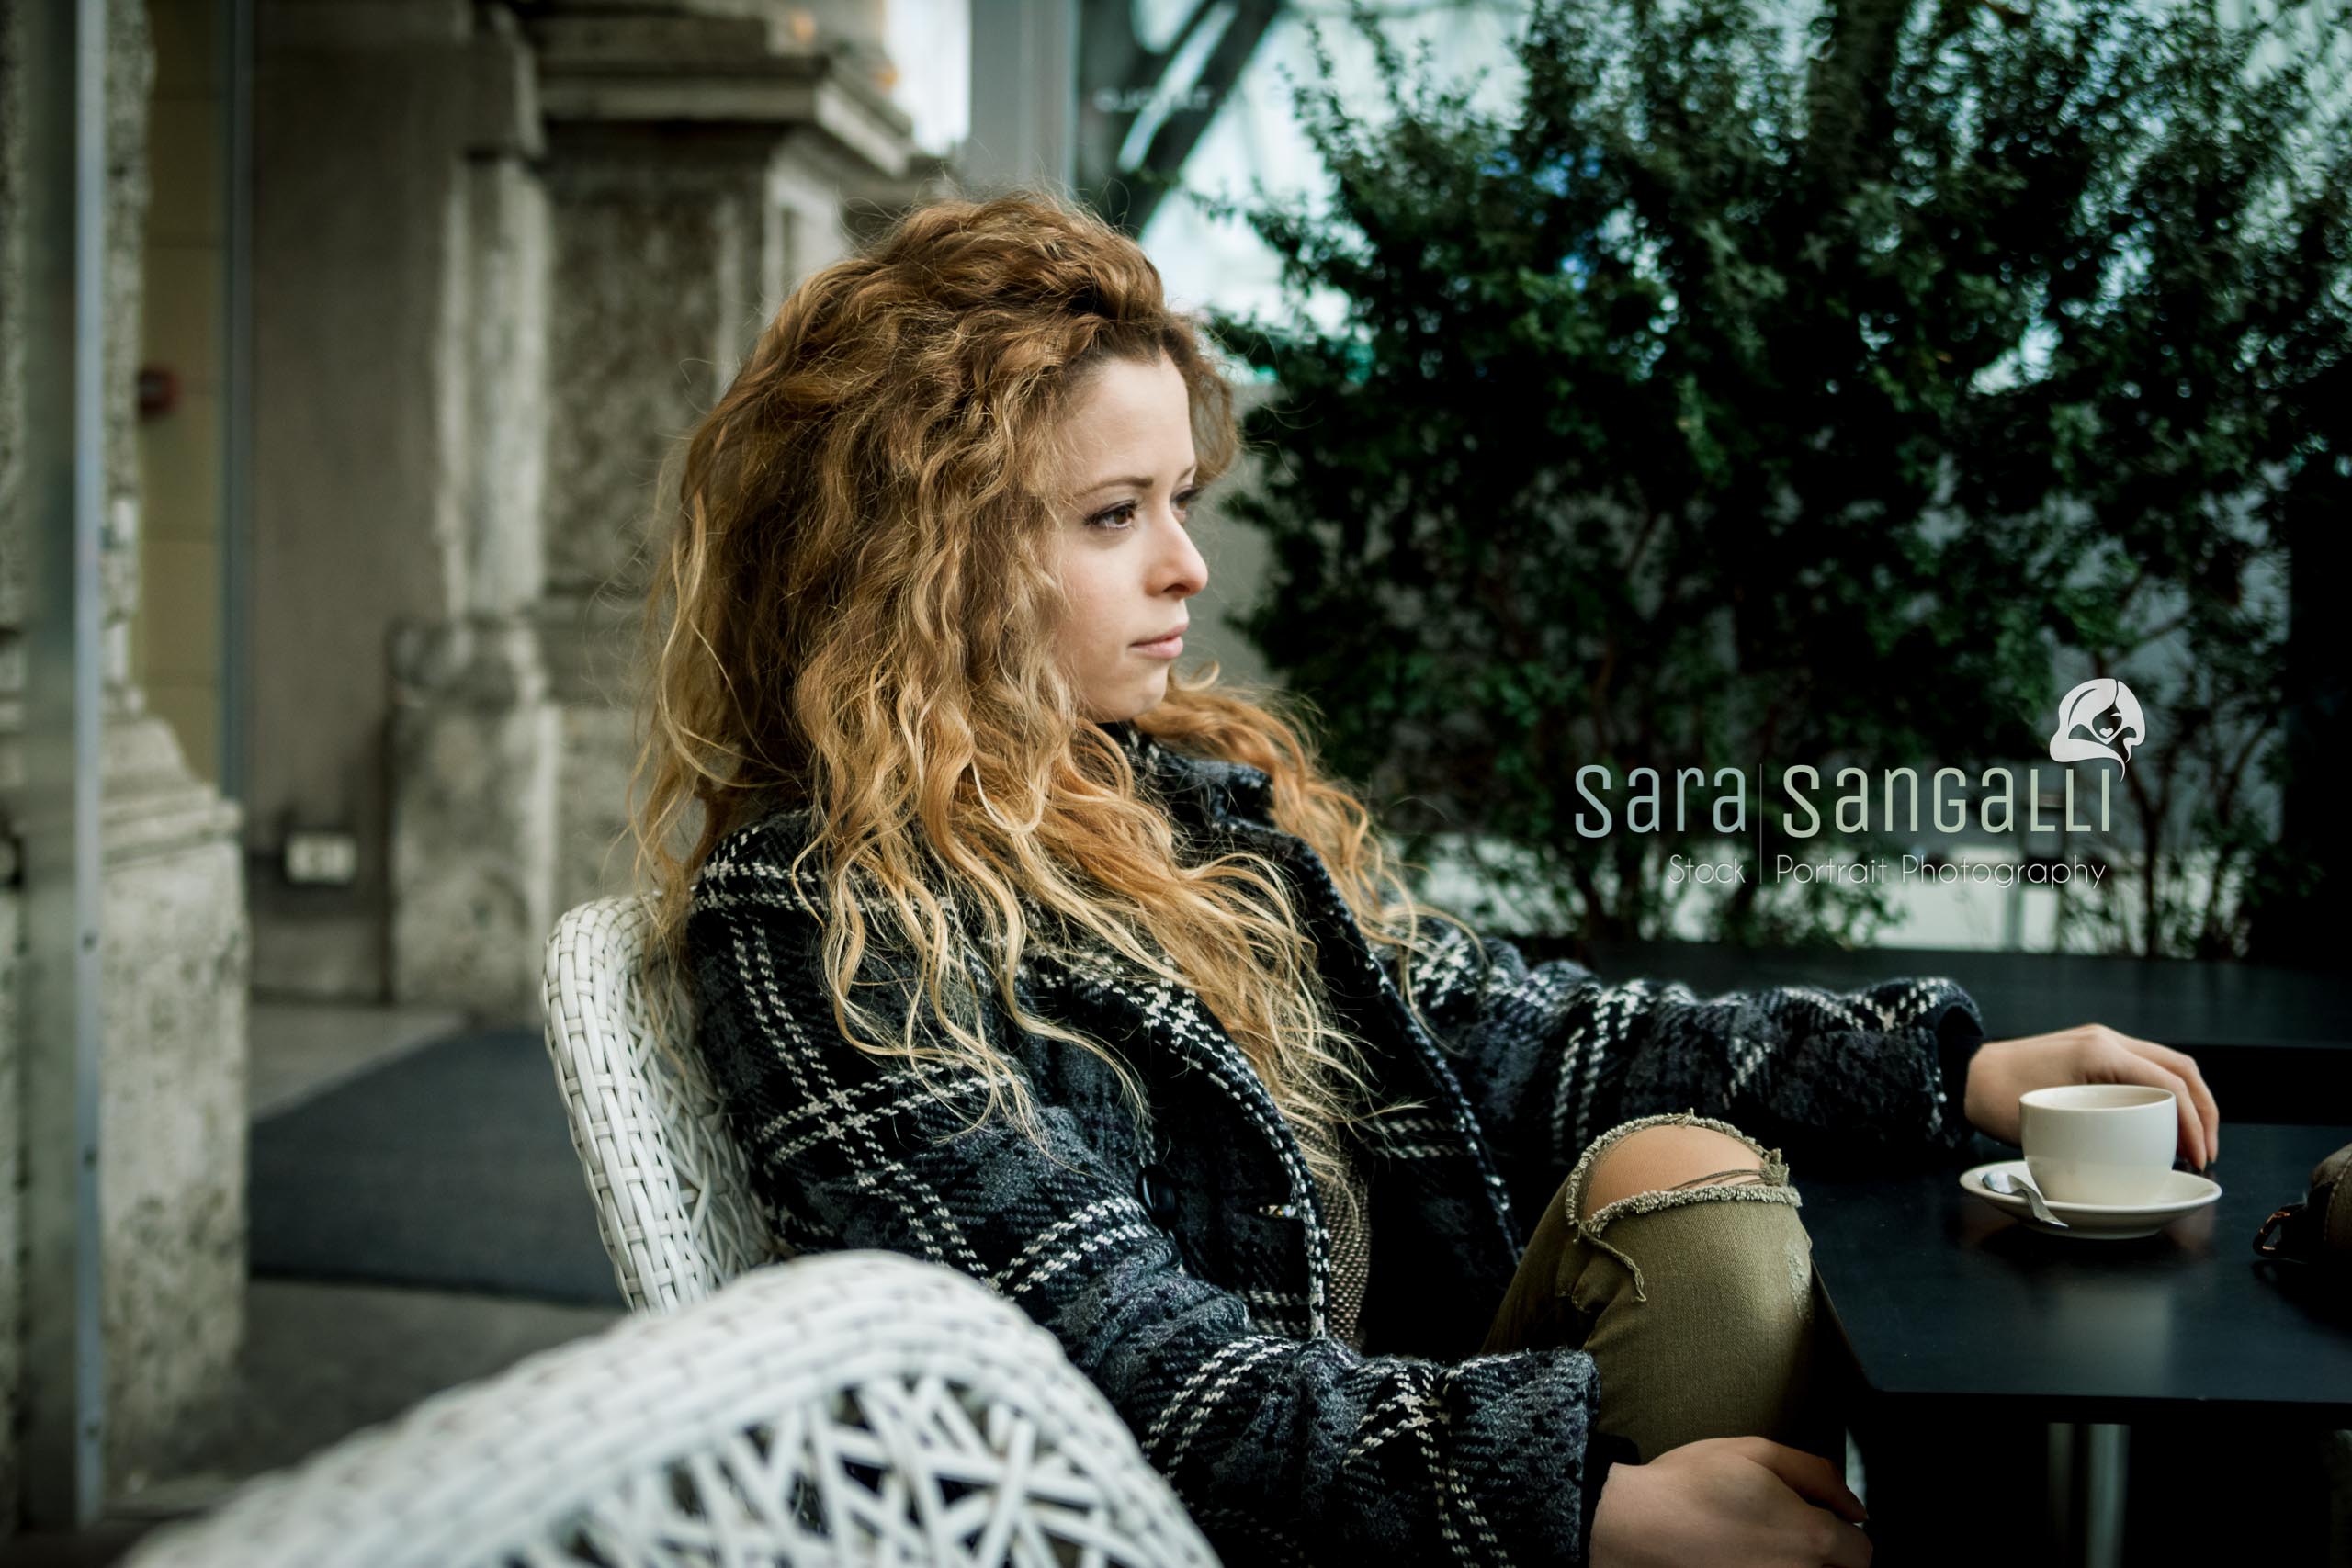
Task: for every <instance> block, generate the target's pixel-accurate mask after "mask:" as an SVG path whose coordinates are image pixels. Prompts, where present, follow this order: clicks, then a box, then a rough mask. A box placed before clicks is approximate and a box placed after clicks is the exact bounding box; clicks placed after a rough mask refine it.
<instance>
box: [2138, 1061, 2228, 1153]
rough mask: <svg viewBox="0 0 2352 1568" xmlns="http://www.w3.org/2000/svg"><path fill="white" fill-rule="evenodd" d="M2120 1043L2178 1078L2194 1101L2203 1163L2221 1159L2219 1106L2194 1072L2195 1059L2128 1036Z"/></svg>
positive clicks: (2220, 1108)
mask: <svg viewBox="0 0 2352 1568" xmlns="http://www.w3.org/2000/svg"><path fill="white" fill-rule="evenodd" d="M2123 1043H2125V1044H2126V1045H2129V1046H2131V1048H2132V1049H2133V1050H2135V1051H2139V1052H2142V1053H2143V1054H2145V1055H2151V1056H2154V1058H2155V1059H2156V1060H2157V1061H2159V1062H2162V1063H2163V1064H2164V1065H2165V1066H2167V1067H2170V1068H2171V1069H2172V1070H2173V1071H2174V1072H2175V1073H2177V1075H2179V1077H2180V1079H2181V1081H2182V1082H2183V1083H2186V1084H2187V1085H2188V1092H2189V1094H2190V1096H2191V1097H2193V1098H2194V1100H2196V1104H2197V1119H2198V1120H2199V1122H2203V1123H2204V1126H2205V1163H2206V1164H2207V1165H2211V1164H2212V1163H2213V1162H2214V1161H2215V1160H2217V1159H2219V1158H2221V1157H2222V1107H2221V1102H2220V1101H2218V1100H2215V1099H2214V1098H2213V1091H2212V1090H2211V1089H2209V1088H2207V1087H2206V1084H2205V1075H2204V1074H2203V1073H2201V1072H2199V1070H2198V1068H2197V1058H2196V1057H2194V1056H2192V1055H2189V1054H2188V1052H2186V1051H2176V1050H2174V1049H2173V1048H2172V1047H2171V1046H2169V1045H2159V1044H2156V1043H2154V1041H2149V1040H2134V1039H2131V1037H2130V1036H2128V1035H2127V1036H2125V1037H2124V1042H2123Z"/></svg>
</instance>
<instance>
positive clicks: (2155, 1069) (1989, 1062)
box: [1964, 1023, 2222, 1170]
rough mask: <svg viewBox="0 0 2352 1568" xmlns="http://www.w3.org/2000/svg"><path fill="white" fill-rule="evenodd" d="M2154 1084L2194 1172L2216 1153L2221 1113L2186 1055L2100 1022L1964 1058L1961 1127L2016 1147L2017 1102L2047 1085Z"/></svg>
mask: <svg viewBox="0 0 2352 1568" xmlns="http://www.w3.org/2000/svg"><path fill="white" fill-rule="evenodd" d="M2070 1083H2137V1084H2154V1086H2155V1087H2156V1088H2158V1089H2170V1090H2172V1092H2173V1099H2174V1101H2175V1103H2176V1107H2177V1110H2178V1111H2179V1112H2180V1153H2181V1155H2182V1156H2183V1157H2185V1158H2186V1159H2187V1160H2188V1163H2189V1164H2190V1165H2192V1166H2194V1167H2196V1168H2198V1169H2199V1170H2202V1169H2204V1168H2206V1167H2207V1166H2208V1165H2211V1163H2212V1162H2213V1156H2216V1155H2218V1154H2220V1153H2221V1152H2222V1110H2221V1107H2220V1106H2218V1105H2216V1104H2214V1102H2213V1091H2212V1090H2211V1089H2207V1088H2206V1087H2205V1076H2204V1075H2203V1074H2202V1073H2199V1071H2198V1070H2197V1063H2196V1062H2195V1061H2194V1060H2193V1059H2191V1058H2190V1057H2189V1055H2188V1053H2186V1052H2182V1051H2176V1050H2174V1049H2173V1048H2172V1047H2171V1046H2169V1045H2158V1044H2155V1043H2153V1042H2150V1041H2146V1040H2134V1039H2132V1038H2131V1036H2130V1035H2128V1034H2118V1033H2117V1032H2115V1031H2113V1030H2112V1029H2109V1028H2108V1027H2107V1025H2105V1024H2103V1023H2086V1024H2083V1025H2080V1026H2079V1027H2077V1028H2074V1029H2062V1030H2060V1031H2059V1032H2057V1033H2055V1034H2033V1035H2029V1036H2027V1037H2026V1038H2025V1039H2022V1040H1990V1041H1986V1042H1985V1043H1984V1044H1982V1045H1979V1046H1978V1047H1977V1048H1976V1054H1975V1055H1973V1056H1972V1057H1970V1058H1969V1062H1968V1082H1967V1086H1966V1100H1965V1102H1964V1108H1965V1111H1966V1114H1967V1117H1968V1122H1969V1125H1970V1126H1972V1127H1974V1128H1975V1129H1976V1130H1977V1131H1978V1132H1980V1133H1984V1134H1987V1135H1989V1136H1991V1137H1996V1138H1998V1139H2000V1140H2001V1142H2003V1143H2005V1144H2014V1143H2016V1142H2018V1096H2019V1095H2021V1094H2023V1093H2025V1092H2026V1091H2027V1090H2028V1089H2048V1088H2050V1087H2051V1086H2052V1085H2054V1084H2070Z"/></svg>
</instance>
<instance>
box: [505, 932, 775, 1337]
mask: <svg viewBox="0 0 2352 1568" xmlns="http://www.w3.org/2000/svg"><path fill="white" fill-rule="evenodd" d="M652 915H653V903H652V900H651V898H650V897H647V896H644V895H641V894H640V895H629V896H626V897H617V898H599V899H596V900H594V902H592V903H587V904H582V905H581V906H580V907H579V908H576V909H573V910H571V912H569V913H568V914H566V915H565V916H564V917H563V919H560V920H559V921H558V922H557V923H556V928H555V934H554V935H553V936H551V937H549V938H548V953H547V1043H548V1055H549V1056H551V1057H552V1058H554V1061H555V1076H556V1081H557V1084H558V1085H559V1086H560V1089H562V1092H563V1106H564V1111H565V1113H566V1114H567V1116H569V1118H570V1119H571V1146H572V1147H573V1148H574V1149H575V1150H577V1151H578V1152H579V1155H580V1164H581V1167H582V1169H583V1170H584V1171H585V1172H586V1174H587V1178H588V1190H589V1192H590V1193H591V1194H592V1195H593V1196H594V1199H595V1201H596V1226H597V1229H598V1230H599V1232H601V1233H602V1235H603V1236H604V1238H605V1252H606V1253H607V1254H608V1255H609V1256H610V1257H611V1258H612V1260H613V1271H614V1273H615V1274H616V1275H617V1276H618V1277H619V1279H620V1285H621V1293H622V1294H623V1295H624V1296H625V1297H626V1298H627V1299H628V1304H629V1309H630V1310H631V1311H632V1312H644V1311H648V1310H650V1311H654V1312H669V1311H672V1310H673V1309H675V1308H677V1307H680V1306H683V1305H684V1304H686V1303H690V1302H698V1301H701V1300H703V1299H704V1298H705V1297H707V1296H708V1295H710V1294H711V1293H712V1292H715V1291H717V1290H718V1288H719V1287H720V1286H722V1285H724V1284H726V1283H727V1281H729V1280H732V1279H734V1278H735V1277H736V1276H738V1275H740V1274H742V1273H745V1272H746V1271H748V1270H750V1269H756V1268H758V1267H759V1266H760V1265H761V1264H763V1263H767V1262H770V1261H772V1260H775V1259H776V1258H787V1257H789V1256H791V1254H790V1252H789V1251H788V1250H787V1249H786V1248H784V1247H779V1246H778V1245H777V1244H776V1243H775V1238H774V1236H773V1235H772V1234H771V1231H770V1228H769V1226H768V1224H767V1222H766V1220H765V1218H764V1217H763V1215H762V1213H761V1212H760V1206H759V1202H758V1201H757V1200H756V1199H755V1198H754V1197H753V1196H752V1188H751V1182H750V1173H749V1168H748V1167H747V1166H746V1164H745V1162H744V1157H743V1152H742V1149H741V1145H738V1144H737V1143H736V1142H735V1140H734V1138H733V1137H732V1135H731V1134H729V1131H728V1127H727V1122H726V1117H725V1113H724V1111H723V1110H722V1108H721V1105H720V1102H719V1099H718V1092H717V1091H716V1090H715V1089H713V1088H712V1087H711V1083H710V1080H709V1078H708V1077H707V1076H706V1075H705V1073H704V1072H703V1070H702V1066H701V1061H700V1058H699V1057H697V1056H696V1055H695V1053H694V1051H693V1049H692V1043H693V1042H692V1033H691V1031H692V1024H691V1021H690V1018H689V1013H690V1009H689V1008H688V1006H687V1004H686V999H685V998H684V997H682V996H680V995H678V994H676V992H675V990H674V988H673V987H668V986H654V985H650V984H648V983H647V980H646V977H645V976H644V974H643V959H644V954H645V948H646V942H647V940H648V938H649V936H650V932H651V930H652ZM657 1030H658V1031H660V1032H661V1034H660V1037H661V1038H667V1039H669V1040H670V1041H672V1042H673V1043H675V1046H676V1051H677V1055H679V1056H680V1057H681V1058H682V1059H683V1060H682V1062H680V1063H677V1064H673V1062H672V1061H671V1059H670V1057H669V1056H668V1055H664V1054H663V1053H662V1050H661V1049H660V1048H659V1046H658V1045H657V1043H656V1041H657V1033H656V1032H657Z"/></svg>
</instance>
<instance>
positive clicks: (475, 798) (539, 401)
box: [387, 10, 560, 1016]
mask: <svg viewBox="0 0 2352 1568" xmlns="http://www.w3.org/2000/svg"><path fill="white" fill-rule="evenodd" d="M483 15H484V16H485V17H492V18H495V19H496V21H497V22H499V23H501V24H503V25H501V26H496V27H493V28H491V29H490V30H488V31H486V32H484V33H481V34H479V35H477V36H476V37H475V39H473V40H472V46H471V51H470V54H469V60H470V62H471V66H470V69H469V79H470V80H471V81H472V82H473V83H474V91H473V93H472V94H470V95H469V97H470V99H471V101H472V102H473V104H474V105H475V112H474V114H473V116H472V118H471V121H470V124H469V133H468V135H467V136H466V138H465V140H464V141H462V142H461V144H460V145H459V146H458V148H457V149H456V150H455V151H456V152H458V154H459V162H458V164H457V166H456V175H455V178H454V179H453V181H452V183H451V184H450V186H449V187H448V191H447V210H446V220H445V230H446V234H445V244H444V249H443V254H444V255H445V257H446V262H445V267H446V271H445V276H444V278H443V288H442V290H441V313H440V332H439V343H438V344H437V345H436V352H435V355H434V358H435V364H436V367H437V374H436V377H435V384H434V386H433V389H432V392H433V396H434V397H435V400H436V402H437V407H438V416H439V417H438V418H437V420H436V421H435V423H436V425H437V427H438V428H439V429H440V431H441V432H442V433H443V435H442V441H441V443H440V467H439V479H438V482H437V483H436V484H435V487H434V493H433V544H434V549H435V558H436V560H437V563H438V570H439V577H440V582H441V587H440V597H441V600H442V603H443V604H444V605H445V606H446V614H444V615H440V616H437V617H434V618H430V619H412V620H404V621H401V622H398V623H396V624H395V625H394V627H393V630H392V637H391V644H390V660H391V682H392V691H391V716H390V730H389V737H388V741H387V745H388V750H389V757H390V773H391V777H390V796H391V812H390V856H389V859H390V891H391V906H390V908H391V964H392V974H391V988H392V994H393V996H394V997H395V998H402V999H405V998H431V999H433V1000H435V1001H445V1002H457V1003H460V1004H463V1005H466V1006H469V1007H473V1008H476V1009H478V1010H482V1011H485V1012H489V1013H494V1014H502V1015H516V1014H518V1013H519V1014H521V1015H524V1016H527V1015H528V1011H529V1010H528V1008H527V1006H526V1000H527V998H526V995H525V994H524V993H523V992H521V991H519V990H518V987H519V986H520V985H521V984H522V982H524V981H525V980H526V979H527V978H528V976H527V974H526V971H525V970H524V968H523V967H522V964H523V961H524V959H525V958H526V956H527V957H529V958H531V959H532V960H533V961H536V955H537V952H538V949H539V945H540V944H541V943H542V942H545V941H546V939H547V933H548V928H549V927H550V926H551V925H552V924H553V923H554V919H555V908H554V894H553V888H554V864H555V862H554V843H555V838H554V830H555V819H556V795H555V788H556V758H557V753H558V750H559V734H560V730H559V718H560V716H559V715H558V713H557V711H556V708H555V705H554V703H553V701H552V700H551V697H550V694H549V691H548V673H547V669H546V664H545V660H544V659H543V658H542V655H541V651H540V638H539V633H538V625H537V618H536V616H535V615H534V613H533V606H534V605H535V604H537V600H538V599H539V597H540V595H541V593H542V592H543V590H544V587H545V583H546V556H545V548H544V545H543V538H542V525H541V519H542V517H543V516H544V514H545V508H546V504H547V466H546V459H547V455H548V447H547V419H548V333H547V329H548V261H549V228H548V203H547V197H546V192H545V189H544V187H543V186H542V184H541V181H540V177H539V173H538V170H537V159H538V158H539V156H540V155H541V153H542V152H544V143H543V141H542V140H541V136H540V128H539V118H538V104H537V82H536V77H535V73H534V70H533V65H532V61H531V58H530V51H529V48H528V46H527V44H526V43H525V41H524V40H523V39H522V38H521V37H520V35H519V32H518V31H517V30H516V29H515V28H514V27H513V25H512V17H511V16H510V15H509V14H508V13H506V12H504V11H503V10H486V11H485V12H484V13H483Z"/></svg>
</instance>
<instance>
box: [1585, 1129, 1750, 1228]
mask: <svg viewBox="0 0 2352 1568" xmlns="http://www.w3.org/2000/svg"><path fill="white" fill-rule="evenodd" d="M1765 1179H1766V1173H1765V1168H1764V1160H1763V1157H1762V1156H1759V1155H1758V1153H1757V1152H1756V1150H1755V1149H1753V1148H1751V1147H1749V1146H1748V1145H1747V1144H1745V1143H1742V1142H1741V1141H1740V1140H1739V1139H1737V1138H1735V1137H1733V1136H1731V1135H1730V1134H1725V1133H1721V1132H1717V1131H1716V1130H1715V1129H1713V1128H1712V1127H1702V1126H1699V1125H1697V1124H1695V1123H1692V1122H1655V1123H1653V1124H1651V1125H1649V1126H1646V1127H1637V1128H1635V1129H1634V1131H1632V1132H1630V1133H1627V1134H1624V1135H1623V1136H1622V1137H1620V1138H1618V1139H1616V1140H1615V1141H1614V1142H1612V1143H1611V1144H1610V1145H1609V1146H1608V1147H1607V1148H1606V1149H1604V1150H1602V1151H1601V1153H1600V1156H1599V1157H1598V1158H1596V1159H1595V1160H1594V1162H1593V1167H1592V1169H1591V1171H1590V1172H1589V1173H1588V1175H1587V1176H1586V1178H1585V1183H1584V1190H1583V1192H1582V1194H1581V1195H1580V1198H1579V1201H1578V1202H1577V1211H1578V1216H1579V1217H1580V1218H1582V1219H1588V1220H1589V1219H1590V1218H1591V1217H1592V1216H1593V1215H1594V1214H1595V1213H1599V1212H1600V1210H1601V1209H1603V1208H1605V1207H1607V1206H1608V1205H1609V1204H1611V1203H1613V1202H1616V1201H1618V1200H1620V1199H1623V1198H1630V1197H1632V1196H1634V1194H1635V1193H1638V1192H1662V1191H1667V1190H1671V1189H1674V1188H1678V1187H1684V1186H1689V1185H1692V1184H1697V1183H1704V1184H1705V1185H1709V1186H1713V1185H1718V1184H1721V1185H1726V1186H1728V1185H1734V1184H1737V1183H1742V1182H1749V1183H1753V1182H1760V1181H1763V1180H1765Z"/></svg>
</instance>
